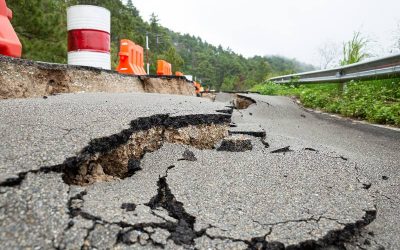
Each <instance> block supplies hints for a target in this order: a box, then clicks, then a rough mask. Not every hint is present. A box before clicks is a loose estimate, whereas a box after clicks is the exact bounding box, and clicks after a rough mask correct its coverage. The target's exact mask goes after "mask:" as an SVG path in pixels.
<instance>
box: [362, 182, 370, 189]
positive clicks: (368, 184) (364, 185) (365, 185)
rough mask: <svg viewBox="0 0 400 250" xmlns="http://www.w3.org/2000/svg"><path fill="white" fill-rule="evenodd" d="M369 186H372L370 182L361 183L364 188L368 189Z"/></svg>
mask: <svg viewBox="0 0 400 250" xmlns="http://www.w3.org/2000/svg"><path fill="white" fill-rule="evenodd" d="M371 186H372V184H371V183H363V188H364V189H366V190H368V189H370V188H371Z"/></svg>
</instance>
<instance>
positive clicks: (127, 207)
mask: <svg viewBox="0 0 400 250" xmlns="http://www.w3.org/2000/svg"><path fill="white" fill-rule="evenodd" d="M121 209H125V210H126V211H127V212H133V211H135V209H136V204H133V203H123V204H122V205H121Z"/></svg>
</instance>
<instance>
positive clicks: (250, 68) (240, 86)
mask: <svg viewBox="0 0 400 250" xmlns="http://www.w3.org/2000/svg"><path fill="white" fill-rule="evenodd" d="M7 4H8V6H9V8H11V9H12V10H13V12H14V19H13V21H12V23H13V26H14V28H15V30H16V32H17V33H18V35H19V37H20V40H21V42H22V44H23V58H26V59H31V60H37V61H46V62H54V63H66V62H67V56H66V55H67V31H66V27H67V25H66V22H67V21H66V8H67V7H68V6H71V5H75V4H93V5H98V6H103V7H105V8H107V9H109V10H110V11H111V16H112V20H111V29H112V34H111V54H112V66H113V68H115V66H116V65H117V63H118V48H119V41H120V39H123V38H126V39H130V40H132V41H134V42H135V43H137V44H139V45H141V46H143V47H145V46H144V45H145V37H146V34H148V35H149V40H150V47H151V50H150V55H149V59H150V63H151V69H150V70H151V73H152V74H154V73H155V70H156V69H155V62H156V60H157V59H165V60H167V61H169V62H171V63H172V65H173V71H182V72H184V73H185V74H188V75H194V76H196V77H197V79H199V80H201V81H202V82H203V83H204V84H205V85H208V86H210V87H211V88H213V89H217V90H220V89H221V90H246V89H249V88H251V87H252V86H254V85H255V84H257V83H260V82H263V80H264V79H265V78H267V77H270V76H274V75H281V74H289V73H295V72H302V71H309V70H312V69H313V66H311V65H306V64H302V63H300V62H298V61H296V60H293V59H287V58H284V57H280V56H254V57H251V58H246V57H243V56H242V55H239V54H237V53H235V52H234V51H232V50H231V49H229V48H224V47H222V46H221V45H220V46H214V45H211V44H209V43H207V42H206V41H204V40H202V39H201V38H200V37H195V36H192V35H189V34H180V33H177V32H174V31H171V30H169V29H168V28H165V27H163V26H161V25H160V23H159V20H158V18H157V16H156V15H155V14H153V15H152V16H151V18H150V20H149V22H146V21H144V20H143V19H142V18H141V17H140V15H139V11H138V10H137V9H136V8H135V6H133V4H132V1H130V0H128V2H127V4H126V5H125V4H123V3H122V2H121V1H120V0H9V1H7Z"/></svg>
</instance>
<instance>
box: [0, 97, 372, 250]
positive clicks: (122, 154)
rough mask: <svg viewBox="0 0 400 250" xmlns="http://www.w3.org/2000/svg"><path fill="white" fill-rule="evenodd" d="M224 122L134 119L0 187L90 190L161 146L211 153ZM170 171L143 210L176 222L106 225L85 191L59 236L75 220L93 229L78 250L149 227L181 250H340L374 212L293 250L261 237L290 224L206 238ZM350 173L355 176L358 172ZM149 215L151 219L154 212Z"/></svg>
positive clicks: (213, 118) (126, 173)
mask: <svg viewBox="0 0 400 250" xmlns="http://www.w3.org/2000/svg"><path fill="white" fill-rule="evenodd" d="M240 98H242V97H240ZM243 99H244V102H246V103H247V104H249V102H251V101H249V100H248V99H247V98H243ZM251 104H252V103H251ZM251 104H250V105H251ZM239 106H243V105H239ZM244 106H246V105H244ZM226 113H229V112H226ZM230 122H231V115H229V114H228V115H227V114H209V115H188V116H181V117H170V116H169V115H155V116H151V117H145V118H139V119H137V120H134V121H132V122H131V127H130V128H129V129H126V130H123V131H121V132H120V133H118V134H114V135H112V136H109V137H104V138H99V139H95V140H92V141H91V142H90V143H89V145H88V146H87V147H85V148H84V149H83V150H82V151H81V152H80V154H79V155H78V156H76V157H73V158H69V159H66V160H65V162H64V163H63V164H60V165H56V166H50V167H42V168H40V169H39V170H32V171H28V172H24V173H19V174H18V176H19V177H18V178H14V179H9V180H7V181H6V182H3V183H1V184H0V186H4V187H13V186H18V185H20V184H21V183H22V181H23V180H24V179H25V177H26V175H27V174H28V173H35V174H36V173H50V172H56V173H63V174H64V176H63V180H64V181H65V183H66V184H68V185H81V186H86V185H90V184H93V183H95V182H97V181H112V180H115V179H123V178H127V177H130V176H132V175H134V174H135V172H136V171H138V170H140V160H141V159H142V158H143V156H144V155H145V154H146V153H148V152H154V151H156V150H158V149H160V148H161V147H162V145H163V144H164V143H165V142H170V143H179V144H185V145H190V146H193V147H197V148H199V149H215V147H214V146H215V145H216V143H217V142H218V141H220V140H222V139H223V138H225V137H226V136H227V132H228V128H229V124H230ZM191 133H195V134H196V135H197V137H196V136H192V135H191ZM213 133H215V134H213ZM253 136H256V137H260V138H261V139H262V142H263V144H264V145H265V147H269V144H268V143H267V142H265V134H262V135H253ZM306 150H308V149H306ZM312 151H314V150H312ZM272 153H274V152H272ZM276 153H278V152H276ZM342 159H343V158H342ZM343 160H344V159H343ZM346 160H347V159H346ZM173 167H174V166H170V167H168V168H167V170H166V173H165V175H164V176H160V177H159V180H158V183H157V186H158V190H157V195H156V196H154V197H153V198H152V199H151V200H150V201H149V202H148V203H147V204H145V205H146V206H148V207H150V208H151V209H152V210H155V209H157V208H163V209H165V210H166V211H167V212H168V215H169V216H170V217H172V218H174V219H176V222H171V221H167V220H165V219H164V221H165V222H163V223H140V224H129V223H126V222H124V221H120V222H108V221H106V220H104V219H102V218H101V217H99V216H94V215H92V214H89V213H87V212H84V211H82V206H83V203H84V196H85V195H86V194H87V192H86V191H82V192H80V193H78V194H76V195H75V196H72V197H71V198H70V199H69V201H68V204H67V207H68V211H69V216H70V223H69V224H68V227H67V228H66V229H65V230H64V231H68V230H70V229H71V228H72V227H74V225H73V219H74V218H76V217H80V218H82V219H85V220H89V221H92V222H93V226H92V227H90V228H88V229H87V234H86V235H85V237H84V242H83V243H82V247H81V249H89V248H90V242H88V240H89V236H90V234H91V233H92V232H93V231H94V230H95V228H96V225H98V224H108V225H116V226H118V227H120V228H121V231H120V232H119V234H118V235H117V236H116V244H119V243H121V244H126V245H132V244H134V243H135V242H133V241H132V240H131V238H130V237H128V235H129V234H131V233H132V232H133V231H140V232H143V233H146V234H148V235H150V236H151V235H152V232H151V231H149V228H160V229H164V230H167V231H168V232H169V233H170V236H169V238H168V239H170V240H172V241H173V242H174V243H175V244H177V245H182V246H194V245H195V239H197V238H200V237H203V236H206V237H208V238H210V239H221V240H230V241H233V242H243V243H244V244H246V245H247V246H248V249H271V250H275V249H323V248H326V247H329V246H335V247H338V248H339V249H344V243H346V242H348V241H350V240H351V239H352V238H354V237H356V236H357V234H358V232H359V231H360V229H362V228H364V227H365V226H366V225H368V224H370V223H371V222H372V221H373V220H374V219H375V217H376V211H365V216H364V217H363V218H362V220H360V221H356V222H354V223H348V224H343V226H344V228H343V229H341V230H336V231H331V232H329V233H328V234H327V235H325V236H324V237H323V238H321V239H319V240H317V241H315V240H312V241H306V242H299V244H297V245H294V246H284V245H283V244H282V243H280V242H268V241H267V240H266V237H267V236H268V235H269V234H271V233H272V231H273V229H274V226H276V225H277V224H285V223H290V222H292V221H284V222H279V223H276V224H274V225H268V226H269V228H270V230H269V232H268V233H267V234H266V235H263V236H260V237H254V238H252V239H248V240H243V239H233V238H227V237H222V236H221V237H219V236H211V235H209V234H207V229H208V228H204V229H201V230H200V231H196V230H195V229H194V225H195V223H196V217H195V216H193V215H191V214H189V213H188V212H187V211H186V210H185V208H184V204H183V203H182V202H180V201H178V200H177V199H176V197H175V195H174V194H173V192H172V190H171V188H170V187H169V185H168V171H169V170H171V169H173ZM356 170H357V173H358V169H356ZM122 206H124V208H123V209H130V210H131V211H132V210H135V207H136V204H133V203H129V204H128V203H125V205H124V204H122ZM154 215H156V214H155V213H154ZM156 216H157V215H156ZM322 218H324V219H329V218H325V217H323V216H320V217H319V218H318V219H314V218H311V219H310V220H313V221H317V222H318V220H320V219H322ZM332 220H333V219H332ZM304 221H308V220H304ZM210 227H211V226H210ZM146 241H148V242H150V243H151V244H152V245H153V246H155V247H161V248H163V247H164V246H163V245H162V244H160V243H158V242H155V241H153V240H152V239H151V237H150V238H149V239H146Z"/></svg>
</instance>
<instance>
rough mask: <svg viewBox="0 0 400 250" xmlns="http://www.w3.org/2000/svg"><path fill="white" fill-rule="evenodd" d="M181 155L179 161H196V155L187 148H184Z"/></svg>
mask: <svg viewBox="0 0 400 250" xmlns="http://www.w3.org/2000/svg"><path fill="white" fill-rule="evenodd" d="M182 157H183V158H182V159H180V161H197V158H196V156H195V155H194V153H193V152H192V151H190V150H189V149H186V150H185V152H183V154H182Z"/></svg>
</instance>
